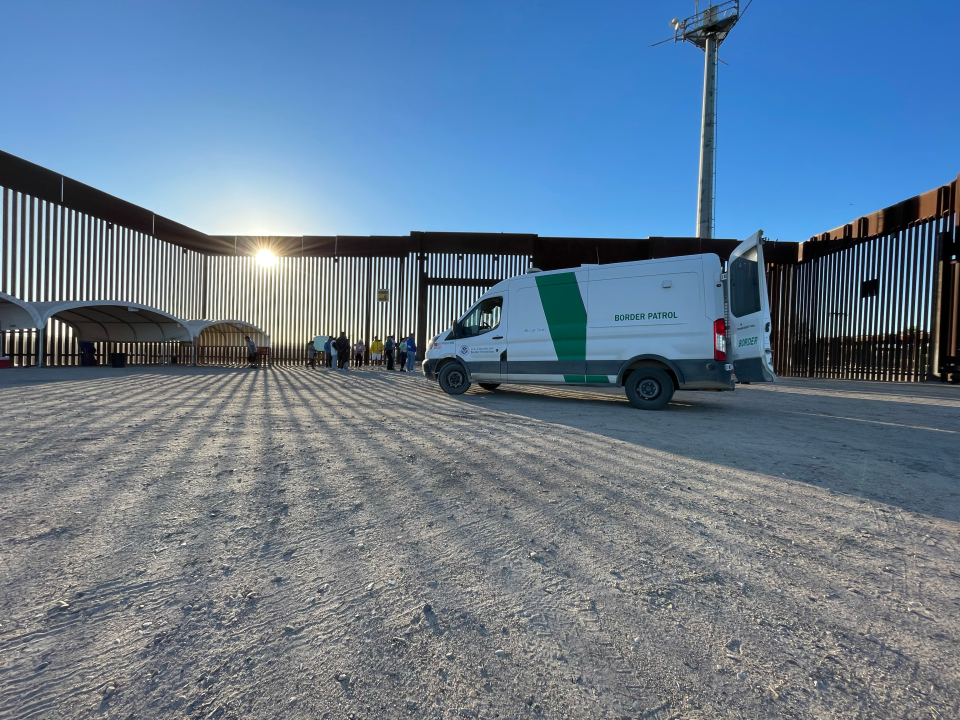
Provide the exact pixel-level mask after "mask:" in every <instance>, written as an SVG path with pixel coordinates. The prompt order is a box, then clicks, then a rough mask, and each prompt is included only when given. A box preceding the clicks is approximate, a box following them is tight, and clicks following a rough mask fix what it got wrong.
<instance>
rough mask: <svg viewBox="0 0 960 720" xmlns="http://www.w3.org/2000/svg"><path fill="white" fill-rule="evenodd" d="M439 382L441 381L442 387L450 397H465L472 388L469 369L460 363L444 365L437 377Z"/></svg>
mask: <svg viewBox="0 0 960 720" xmlns="http://www.w3.org/2000/svg"><path fill="white" fill-rule="evenodd" d="M437 380H439V381H440V387H441V388H443V391H444V392H445V393H447V394H448V395H463V393H465V392H466V391H467V389H468V388H469V387H470V380H469V379H468V377H467V369H466V368H465V367H463V365H461V364H460V363H458V362H452V363H449V364H447V365H444V366H443V369H442V370H440V374H439V375H438V376H437Z"/></svg>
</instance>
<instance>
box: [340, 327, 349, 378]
mask: <svg viewBox="0 0 960 720" xmlns="http://www.w3.org/2000/svg"><path fill="white" fill-rule="evenodd" d="M337 359H338V360H339V365H338V366H337V367H338V368H339V369H340V370H349V369H350V341H349V340H348V339H347V331H346V330H341V331H340V337H338V338H337Z"/></svg>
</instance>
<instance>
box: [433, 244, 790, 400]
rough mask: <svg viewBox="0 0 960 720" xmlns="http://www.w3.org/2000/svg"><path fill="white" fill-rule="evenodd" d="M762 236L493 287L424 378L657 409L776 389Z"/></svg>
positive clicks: (443, 342)
mask: <svg viewBox="0 0 960 720" xmlns="http://www.w3.org/2000/svg"><path fill="white" fill-rule="evenodd" d="M763 240H764V239H763V237H762V231H758V232H757V233H756V234H754V235H753V236H751V237H750V238H749V239H748V240H746V241H744V242H743V243H741V244H740V245H739V246H738V247H737V249H736V250H734V251H733V253H732V254H731V255H730V261H729V272H728V273H722V272H721V270H722V267H721V265H720V258H719V257H718V256H717V255H714V254H712V253H710V254H705V255H687V256H683V257H673V258H664V259H661V260H644V261H639V262H626V263H615V264H611V265H583V266H581V267H579V268H574V269H570V270H552V271H550V272H539V271H535V270H531V271H529V272H528V273H527V274H526V275H521V276H519V277H514V278H510V279H509V280H504V281H503V282H500V283H497V284H496V285H495V286H494V287H492V288H490V290H488V291H487V292H486V293H484V294H483V296H482V297H481V298H480V299H479V300H478V301H477V303H476V304H475V305H474V306H473V307H472V308H470V309H469V310H468V311H467V312H466V313H465V314H464V315H463V317H461V318H460V320H458V321H457V322H456V323H455V324H454V326H453V327H452V328H450V329H449V330H447V331H445V332H442V333H440V334H439V335H437V337H435V338H434V339H433V340H432V341H431V343H430V345H429V346H428V348H427V353H426V358H425V359H424V362H423V373H424V375H426V376H427V377H428V378H430V379H436V380H438V381H439V383H440V387H442V388H443V389H444V390H445V391H446V392H448V393H450V394H451V395H459V394H461V393H463V392H466V390H467V388H469V387H470V384H471V383H473V382H476V383H477V384H478V385H479V386H480V387H482V388H484V389H486V390H495V389H496V388H497V386H499V385H500V384H501V383H540V384H572V385H602V386H607V387H609V386H611V385H619V386H621V387H623V388H624V389H625V390H626V393H627V397H628V398H629V399H630V402H631V403H633V405H634V406H636V407H638V408H643V409H646V410H659V409H660V408H663V407H665V406H666V405H667V403H669V402H670V399H671V398H672V397H673V393H674V391H675V390H733V388H734V381H733V378H732V376H731V371H733V372H734V373H735V374H736V377H737V379H738V380H740V381H741V382H773V381H774V380H776V375H775V374H774V371H773V362H772V360H773V358H772V353H771V349H770V309H769V306H768V301H767V288H766V279H765V273H764V264H763V246H762V243H763Z"/></svg>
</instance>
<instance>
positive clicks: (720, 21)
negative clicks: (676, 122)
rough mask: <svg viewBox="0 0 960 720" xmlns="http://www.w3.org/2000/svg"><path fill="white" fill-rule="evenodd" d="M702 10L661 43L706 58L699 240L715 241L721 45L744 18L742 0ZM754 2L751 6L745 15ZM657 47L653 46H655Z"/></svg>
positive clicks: (697, 6) (677, 23)
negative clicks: (687, 47) (683, 45)
mask: <svg viewBox="0 0 960 720" xmlns="http://www.w3.org/2000/svg"><path fill="white" fill-rule="evenodd" d="M708 1H709V3H710V4H709V6H707V7H706V8H704V9H703V10H700V2H699V0H695V6H694V9H695V12H694V14H693V15H691V16H690V17H688V18H686V19H685V20H679V19H677V18H673V20H671V21H670V27H672V28H673V37H672V38H667V39H666V40H661V41H660V42H658V43H654V45H661V44H662V43H665V42H670V41H671V40H673V41H674V42H688V43H691V44H692V45H696V46H697V47H698V48H700V49H701V50H703V51H704V54H705V55H706V65H705V67H704V71H703V118H702V122H701V124H700V188H699V192H698V194H697V237H701V238H712V237H713V225H714V222H713V221H714V217H713V210H714V201H715V199H716V192H715V182H714V180H715V172H716V171H715V167H716V160H717V62H718V60H719V57H718V55H717V53H718V51H719V49H720V43H722V42H723V41H724V40H726V39H727V35H729V34H730V31H731V30H733V26H734V25H736V24H737V21H738V20H739V19H740V17H741V16H742V15H743V13H742V12H741V11H740V0H726V2H721V3H718V4H717V5H714V4H713V0H708ZM752 2H753V0H749V1H748V2H747V5H746V7H744V9H743V10H744V12H746V9H747V8H748V7H750V4H751V3H752ZM651 47H653V46H651Z"/></svg>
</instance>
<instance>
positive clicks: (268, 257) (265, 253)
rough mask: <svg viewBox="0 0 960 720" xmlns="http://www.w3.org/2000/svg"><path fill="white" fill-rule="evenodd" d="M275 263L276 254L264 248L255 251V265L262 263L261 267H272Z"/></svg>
mask: <svg viewBox="0 0 960 720" xmlns="http://www.w3.org/2000/svg"><path fill="white" fill-rule="evenodd" d="M276 264H277V256H276V255H274V254H273V253H272V252H271V251H269V250H267V249H266V248H264V249H263V250H260V251H259V252H258V253H257V265H262V266H263V267H273V266H274V265H276Z"/></svg>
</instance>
